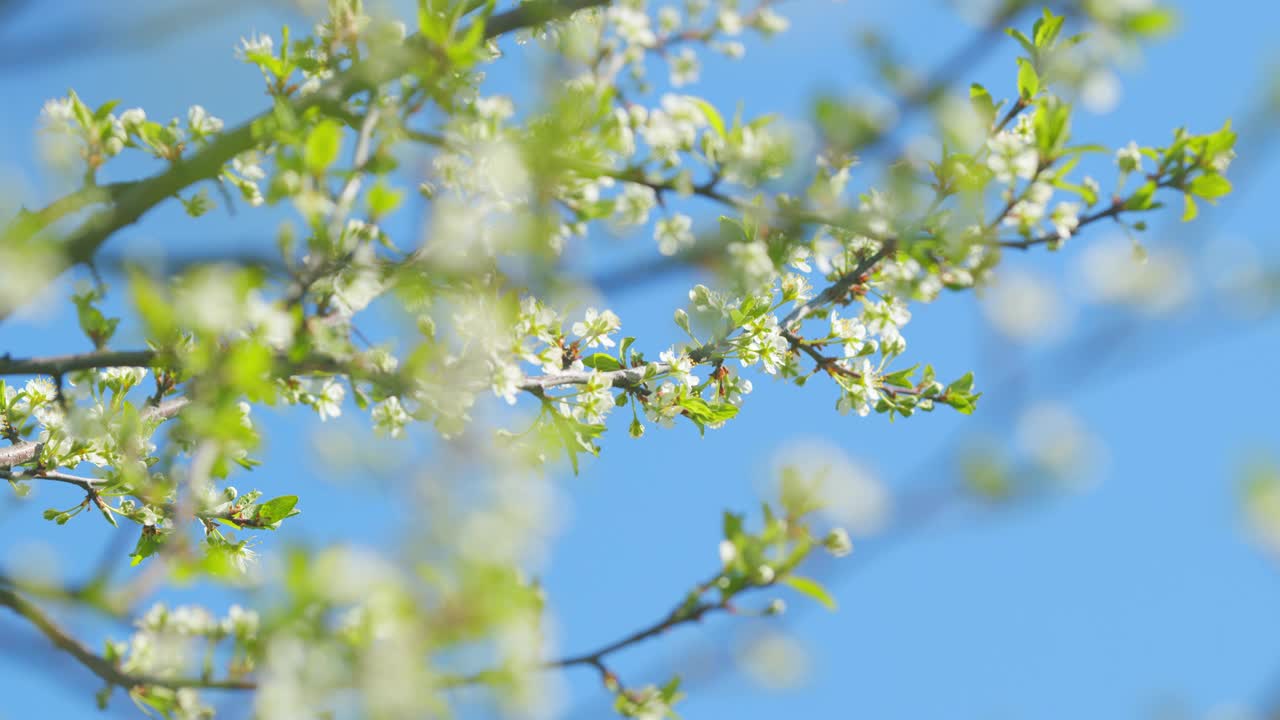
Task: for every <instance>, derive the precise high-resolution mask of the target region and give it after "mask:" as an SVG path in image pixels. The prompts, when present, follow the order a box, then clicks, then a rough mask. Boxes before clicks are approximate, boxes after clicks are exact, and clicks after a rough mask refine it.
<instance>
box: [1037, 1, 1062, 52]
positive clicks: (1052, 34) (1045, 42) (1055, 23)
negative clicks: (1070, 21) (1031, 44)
mask: <svg viewBox="0 0 1280 720" xmlns="http://www.w3.org/2000/svg"><path fill="white" fill-rule="evenodd" d="M1064 20H1066V17H1065V16H1063V15H1054V14H1053V13H1052V12H1050V10H1049V8H1045V9H1044V15H1043V16H1042V17H1041V18H1040V19H1039V20H1036V24H1035V26H1034V27H1033V30H1032V33H1031V34H1032V37H1033V38H1035V44H1036V47H1038V48H1047V47H1049V46H1051V45H1053V41H1054V40H1056V39H1058V32H1059V31H1060V30H1062V23H1063V21H1064Z"/></svg>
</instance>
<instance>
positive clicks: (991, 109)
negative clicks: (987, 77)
mask: <svg viewBox="0 0 1280 720" xmlns="http://www.w3.org/2000/svg"><path fill="white" fill-rule="evenodd" d="M969 102H970V103H971V104H972V105H973V110H974V112H976V113H978V117H980V118H982V122H983V126H984V127H988V128H989V127H991V126H992V125H994V124H995V122H996V104H995V101H993V100H992V99H991V93H989V92H987V89H986V88H984V87H982V86H981V85H979V84H978V83H974V84H972V85H970V86H969Z"/></svg>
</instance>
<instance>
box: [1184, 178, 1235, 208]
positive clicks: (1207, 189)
mask: <svg viewBox="0 0 1280 720" xmlns="http://www.w3.org/2000/svg"><path fill="white" fill-rule="evenodd" d="M1188 189H1189V190H1190V191H1191V193H1192V194H1193V195H1197V196H1199V197H1202V198H1204V199H1205V200H1208V201H1210V202H1212V201H1214V200H1216V199H1218V198H1220V197H1222V196H1223V195H1226V194H1227V193H1229V192H1231V181H1230V180H1228V179H1226V178H1224V177H1222V176H1221V175H1219V174H1218V173H1205V174H1204V175H1201V176H1199V177H1197V178H1196V179H1195V180H1192V181H1191V185H1190V186H1189V187H1188Z"/></svg>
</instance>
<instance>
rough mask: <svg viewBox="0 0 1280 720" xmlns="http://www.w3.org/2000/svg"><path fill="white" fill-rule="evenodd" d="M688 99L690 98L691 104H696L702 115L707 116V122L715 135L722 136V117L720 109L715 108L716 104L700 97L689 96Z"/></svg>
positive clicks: (723, 132) (723, 134) (723, 130)
mask: <svg viewBox="0 0 1280 720" xmlns="http://www.w3.org/2000/svg"><path fill="white" fill-rule="evenodd" d="M689 99H690V100H692V101H693V104H694V105H697V106H698V109H699V110H701V111H702V114H703V116H704V117H706V118H707V124H709V125H710V126H711V129H712V130H715V131H716V135H719V136H720V137H724V136H725V129H724V118H723V117H721V116H720V111H719V110H716V106H715V105H712V104H711V103H709V102H707V101H706V100H703V99H702V98H697V97H691V98H689Z"/></svg>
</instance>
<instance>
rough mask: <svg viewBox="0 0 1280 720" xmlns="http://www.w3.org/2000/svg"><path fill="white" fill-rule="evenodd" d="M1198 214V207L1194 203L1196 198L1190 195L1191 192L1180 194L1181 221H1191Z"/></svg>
mask: <svg viewBox="0 0 1280 720" xmlns="http://www.w3.org/2000/svg"><path fill="white" fill-rule="evenodd" d="M1199 214H1200V208H1199V207H1198V206H1197V205H1196V199H1195V198H1193V197H1191V193H1183V194H1182V222H1191V221H1192V220H1195V219H1196V216H1197V215H1199Z"/></svg>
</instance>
